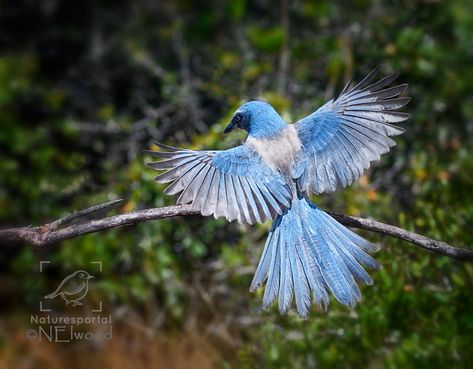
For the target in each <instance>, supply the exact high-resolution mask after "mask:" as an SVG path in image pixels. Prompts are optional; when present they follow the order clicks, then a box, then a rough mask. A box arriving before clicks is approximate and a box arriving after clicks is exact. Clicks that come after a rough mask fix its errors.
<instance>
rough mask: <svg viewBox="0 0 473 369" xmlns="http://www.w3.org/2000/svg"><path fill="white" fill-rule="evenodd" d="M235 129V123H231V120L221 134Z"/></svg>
mask: <svg viewBox="0 0 473 369" xmlns="http://www.w3.org/2000/svg"><path fill="white" fill-rule="evenodd" d="M234 129H235V123H233V120H232V121H231V122H230V124H229V125H228V126H227V128H225V129H224V130H223V133H229V132H231V131H233V130H234Z"/></svg>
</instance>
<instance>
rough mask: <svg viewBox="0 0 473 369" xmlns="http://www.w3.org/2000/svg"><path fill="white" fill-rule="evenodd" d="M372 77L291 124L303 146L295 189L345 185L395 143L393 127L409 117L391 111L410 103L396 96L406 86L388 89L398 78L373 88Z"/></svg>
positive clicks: (327, 189) (373, 74) (398, 130)
mask: <svg viewBox="0 0 473 369" xmlns="http://www.w3.org/2000/svg"><path fill="white" fill-rule="evenodd" d="M376 74H377V70H374V71H373V72H371V73H370V74H369V75H368V76H366V77H365V79H363V80H362V81H361V82H360V83H358V84H357V85H356V86H354V87H352V88H349V85H347V86H346V87H345V89H344V90H343V91H342V93H341V94H340V96H339V97H338V98H336V99H335V100H331V101H329V102H328V103H326V104H325V105H324V106H322V107H320V108H319V109H318V110H317V111H316V112H314V113H312V114H311V115H309V116H307V117H305V118H304V119H302V120H300V121H298V122H297V123H296V124H295V127H296V129H297V132H298V135H299V138H300V140H301V143H302V146H303V151H302V155H301V157H300V160H299V162H298V164H297V167H296V169H295V171H294V173H293V177H294V178H295V179H296V180H297V183H298V186H299V189H300V190H302V191H306V190H307V189H310V190H311V191H312V192H314V193H316V194H319V193H322V192H332V191H335V189H336V188H339V187H346V186H348V185H350V184H351V183H353V181H355V180H357V179H358V178H359V177H360V176H361V175H362V174H363V171H364V170H365V169H367V168H368V167H369V166H370V164H371V162H372V161H375V160H379V158H380V155H381V154H384V153H386V152H388V151H389V149H390V147H392V146H394V145H395V144H396V143H395V142H394V141H393V140H392V139H391V138H389V136H395V135H399V134H401V133H402V132H404V130H403V129H402V128H401V127H398V126H396V125H395V124H397V123H400V122H403V121H405V120H406V119H408V118H409V114H406V113H400V112H396V111H394V110H396V109H399V108H401V107H403V106H404V105H406V104H407V103H408V102H409V100H410V98H408V97H399V95H400V94H401V93H402V92H403V91H404V90H406V88H407V85H400V86H394V87H390V88H387V86H389V85H390V84H391V83H392V82H393V81H394V80H395V79H396V77H397V75H396V74H393V75H390V76H387V77H385V78H383V79H381V80H379V81H377V82H374V83H373V79H374V78H375V77H376Z"/></svg>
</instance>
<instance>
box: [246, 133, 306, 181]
mask: <svg viewBox="0 0 473 369" xmlns="http://www.w3.org/2000/svg"><path fill="white" fill-rule="evenodd" d="M246 144H247V145H248V146H249V147H250V148H251V149H253V150H254V151H256V152H257V153H258V154H259V155H261V157H262V158H263V161H264V162H265V163H266V164H268V165H269V166H270V167H272V168H274V169H276V170H278V169H279V170H280V171H282V172H290V169H291V168H292V167H293V165H294V164H295V161H296V160H297V158H298V157H299V153H300V151H301V147H302V144H301V140H300V139H299V136H298V135H297V131H296V128H295V127H294V125H292V124H288V125H287V126H286V127H285V128H284V129H283V130H282V131H281V133H280V134H277V135H275V136H273V137H269V138H255V137H250V136H248V138H247V140H246Z"/></svg>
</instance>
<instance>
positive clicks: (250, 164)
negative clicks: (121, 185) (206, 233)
mask: <svg viewBox="0 0 473 369" xmlns="http://www.w3.org/2000/svg"><path fill="white" fill-rule="evenodd" d="M156 144H157V145H158V146H159V147H160V148H162V149H164V150H166V151H146V152H147V153H148V154H150V155H152V156H154V157H157V158H159V159H162V160H161V161H157V162H152V163H147V165H148V166H149V167H151V168H153V169H156V170H165V172H164V173H162V174H160V175H158V176H157V177H156V178H155V179H156V181H158V182H160V183H166V182H172V183H171V185H170V186H168V187H167V188H166V190H165V191H164V192H165V193H166V194H168V195H174V194H177V193H181V194H180V196H179V198H178V200H177V204H182V205H183V204H191V205H192V208H193V209H194V210H198V211H200V212H201V213H202V215H212V214H213V215H214V217H215V218H217V217H220V216H225V217H226V218H227V219H228V220H229V221H232V220H235V219H236V220H238V222H239V223H248V224H254V223H256V222H258V223H262V222H264V221H266V220H268V219H273V218H274V217H275V216H276V215H277V214H282V213H283V212H284V210H285V209H286V208H287V207H289V206H290V199H291V190H290V188H289V187H288V186H287V184H286V182H285V180H284V177H283V176H282V175H281V174H280V173H279V172H277V171H275V170H273V169H272V168H271V167H269V166H268V165H266V164H265V163H264V162H263V160H262V158H261V157H260V156H259V155H258V154H257V153H256V152H254V151H253V150H252V149H251V148H249V147H248V146H246V145H241V146H237V147H234V148H232V149H229V150H223V151H194V150H188V149H180V148H175V147H170V146H166V145H162V144H159V143H156Z"/></svg>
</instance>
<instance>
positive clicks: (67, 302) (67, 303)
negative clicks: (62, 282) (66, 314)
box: [59, 293, 70, 305]
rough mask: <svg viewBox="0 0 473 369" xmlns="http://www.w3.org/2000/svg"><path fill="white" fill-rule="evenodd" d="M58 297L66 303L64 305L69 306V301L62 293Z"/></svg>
mask: <svg viewBox="0 0 473 369" xmlns="http://www.w3.org/2000/svg"><path fill="white" fill-rule="evenodd" d="M59 296H61V297H62V299H63V300H64V301H65V302H66V305H69V302H70V301H69V300H68V299H66V297H65V296H64V295H63V294H62V293H61V294H59Z"/></svg>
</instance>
